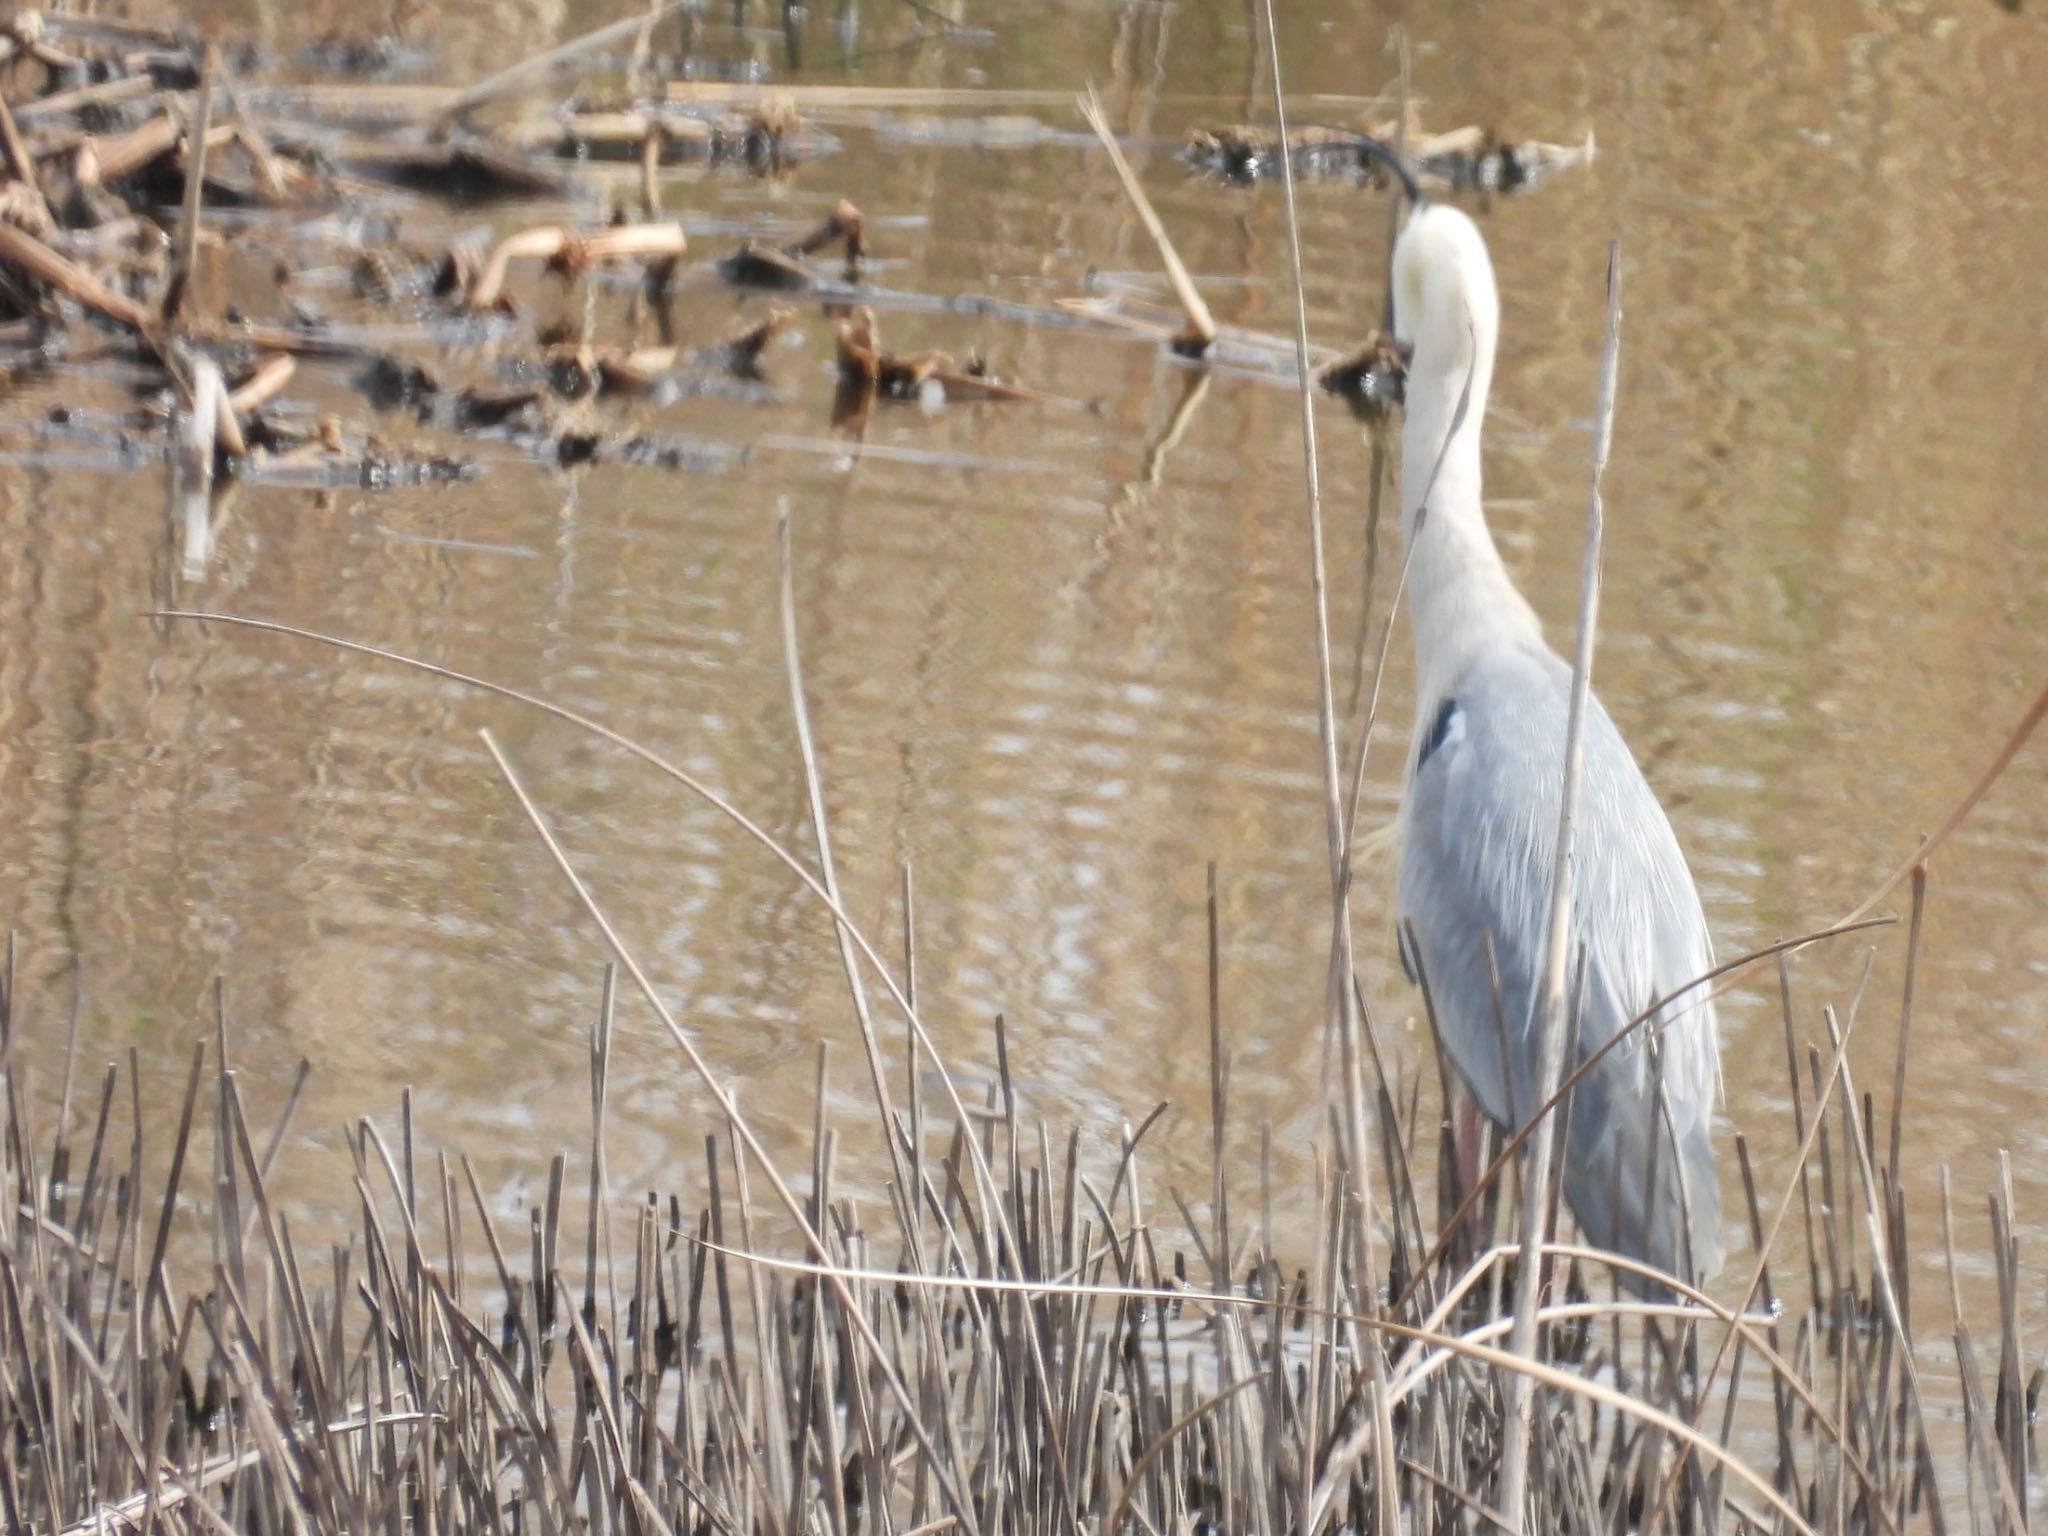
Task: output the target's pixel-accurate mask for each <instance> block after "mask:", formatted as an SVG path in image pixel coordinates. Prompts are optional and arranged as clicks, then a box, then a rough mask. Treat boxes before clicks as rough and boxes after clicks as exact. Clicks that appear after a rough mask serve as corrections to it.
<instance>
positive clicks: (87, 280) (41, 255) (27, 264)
mask: <svg viewBox="0 0 2048 1536" xmlns="http://www.w3.org/2000/svg"><path fill="white" fill-rule="evenodd" d="M0 261H4V262H7V263H10V264H11V265H13V266H17V267H19V268H21V270H22V271H24V272H26V273H27V274H28V275H29V276H30V277H33V278H35V279H36V280H37V281H39V282H44V283H48V284H49V285H50V286H51V287H52V288H55V289H57V290H58V291H59V292H61V293H63V294H65V295H66V296H67V297H69V298H71V299H73V300H75V301H77V302H78V303H80V304H82V305H84V306H85V307H86V308H87V309H90V310H93V311H94V312H95V313H98V314H101V315H104V316H105V317H106V318H107V319H109V320H112V321H113V322H114V323H115V324H117V325H125V326H127V327H128V328H129V329H130V330H133V331H137V332H143V333H148V332H152V331H154V329H155V327H156V316H155V315H153V314H151V313H150V311H149V310H147V309H146V308H144V307H143V306H142V305H140V304H138V303H136V302H135V301H134V300H133V299H131V298H128V297H127V296H126V295H125V294H120V293H116V292H115V291H114V290H113V289H111V288H109V287H107V286H106V284H104V283H102V282H101V281H100V280H99V279H98V278H96V277H94V276H93V275H92V274H91V273H90V272H88V271H86V270H85V268H83V267H81V266H79V265H78V264H77V263H76V262H74V261H72V260H71V259H70V258H69V257H66V256H60V255H58V254H57V252H56V251H54V250H52V249H51V248H50V247H49V246H48V245H47V244H45V243H44V242H43V241H41V240H38V239H37V238H36V237H35V236H34V235H31V234H29V233H28V232H27V231H25V230H22V229H19V228H17V227H16V226H14V225H12V224H9V223H7V222H5V221H4V220H0Z"/></svg>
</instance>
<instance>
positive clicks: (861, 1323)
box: [480, 731, 977, 1536]
mask: <svg viewBox="0 0 2048 1536" xmlns="http://www.w3.org/2000/svg"><path fill="white" fill-rule="evenodd" d="M480 735H481V736H482V738H483V742H484V745H485V747H486V748H487V749H488V750H489V752H490V754H491V758H492V761H494V762H495V763H496V764H497V765H498V771H499V773H500V774H502V775H503V776H504V779H505V782H506V785H507V786H508V787H509V788H510V789H511V790H512V793H513V795H514V797H515V798H516V799H517V800H518V802H519V808H520V810H521V811H522V812H524V813H525V815H526V818H527V821H528V822H529V823H530V824H531V825H532V827H533V829H534V831H535V833H536V834H538V836H539V837H540V839H541V841H542V843H543V844H545V845H546V847H547V850H548V854H549V856H550V857H551V858H552V859H553V860H554V862H555V866H556V868H557V869H558V870H560V871H561V873H562V876H563V878H564V879H566V880H567V881H568V882H569V886H570V888H571V889H572V890H573V891H574V892H575V894H576V899H577V901H578V902H579V903H581V905H582V906H583V909H584V911H585V913H586V914H587V915H588V916H589V917H590V919H591V921H592V922H593V923H595V924H596V925H597V927H598V930H599V932H601V933H602V934H603V935H604V940H605V943H606V944H607V945H608V946H609V947H610V949H611V951H612V955H613V958H614V959H616V960H617V962H618V963H619V965H620V966H621V967H622V968H623V969H624V970H625V972H626V974H627V975H628V976H630V977H632V978H633V984H634V986H636V987H637V988H639V990H640V995H641V997H642V998H643V999H645V1000H646V1002H647V1004H648V1006H649V1007H650V1008H652V1009H653V1010H654V1013H655V1017H656V1018H658V1019H659V1020H660V1021H661V1025H662V1028H663V1030H664V1031H666V1033H667V1034H668V1036H669V1038H670V1040H671V1041H673V1042H674V1043H675V1045H676V1046H677V1047H678V1048H679V1049H680V1050H681V1051H682V1053H683V1056H684V1059H685V1060H687V1061H688V1062H689V1064H690V1068H691V1070H692V1071H693V1072H695V1073H696V1074H697V1077H698V1080H699V1081H700V1082H701V1083H702V1084H703V1085H704V1088H705V1089H706V1091H707V1092H709V1093H710V1094H711V1096H712V1099H713V1100H714V1102H716V1103H717V1105H718V1108H719V1111H720V1113H721V1114H723V1115H724V1116H725V1120H726V1125H727V1127H728V1129H729V1130H730V1131H731V1133H732V1135H733V1137H734V1138H735V1140H737V1141H739V1142H740V1143H742V1144H743V1145H744V1146H745V1147H746V1149H747V1152H748V1154H749V1155H750V1156H751V1157H752V1158H753V1159H754V1161H755V1163H756V1165H757V1166H758V1167H759V1168H760V1169H761V1172H762V1174H763V1176H764V1177H765V1178H766V1179H767V1180H768V1183H769V1187H770V1188H771V1189H773V1190H774V1191H775V1195H776V1198H777V1199H778V1200H780V1201H781V1203H782V1206H783V1209H784V1211H785V1212H786V1213H787V1214H788V1215H789V1218H790V1220H791V1221H793V1222H794V1223H795V1224H796V1228H797V1230H798V1232H799V1233H801V1234H802V1236H803V1239H804V1242H805V1244H806V1245H807V1246H808V1247H809V1248H810V1249H811V1251H812V1252H813V1253H815V1254H817V1255H818V1257H819V1258H820V1259H821V1260H823V1259H829V1258H830V1257H831V1249H830V1248H829V1247H828V1246H827V1245H826V1242H825V1239H824V1238H823V1237H821V1236H820V1235H819V1233H818V1231H817V1229H816V1228H815V1227H814V1226H813V1225H812V1224H811V1222H810V1219H809V1218H808V1216H807V1215H806V1213H805V1211H804V1207H803V1203H802V1202H801V1201H799V1200H798V1199H797V1197H796V1195H795V1193H794V1192H793V1191H792V1190H791V1189H790V1187H789V1185H788V1184H787V1183H785V1182H784V1180H783V1178H782V1175H781V1174H780V1173H778V1172H777V1171H776V1168H775V1164H774V1161H773V1159H771V1158H770V1157H769V1156H768V1152H767V1148H766V1147H764V1146H763V1145H762V1144H761V1141H760V1139H759V1138H758V1137H757V1136H756V1135H755V1133H754V1130H753V1127H752V1126H751V1125H750V1124H749V1123H748V1122H747V1120H746V1118H745V1117H744V1116H743V1115H741V1113H740V1108H739V1102H738V1101H737V1100H736V1099H735V1098H733V1096H732V1094H731V1093H730V1091H729V1090H727V1089H726V1087H725V1086H724V1084H722V1083H721V1082H720V1081H719V1080H718V1075H717V1074H716V1073H715V1072H713V1071H712V1070H711V1065H710V1063H709V1062H708V1061H706V1060H705V1059H704V1057H703V1055H702V1054H701V1053H700V1052H699V1051H698V1049H697V1046H696V1043H695V1042H694V1041H693V1040H691V1038H690V1036H689V1034H688V1032H687V1031H685V1030H684V1029H683V1027H682V1025H681V1024H679V1023H678V1022H677V1021H676V1018H675V1015H674V1014H673V1013H671V1012H670V1011H669V1008H668V1005H667V1004H666V1003H665V1002H663V1001H662V997H661V993H660V992H659V991H658V990H657V989H656V988H655V986H654V983H653V982H652V981H651V980H649V979H648V976H647V973H646V972H645V971H644V970H642V969H641V967H640V963H639V961H638V959H637V958H635V956H634V955H633V952H632V951H631V950H630V949H628V948H627V947H626V944H625V941H624V940H623V939H622V938H620V936H619V933H618V931H617V929H615V928H614V927H613V926H612V924H611V921H610V919H608V918H607V917H606V916H605V915H604V912H603V910H602V909H601V908H600V907H599V906H598V904H597V902H596V900H595V899H594V898H593V897H592V896H591V894H590V890H589V887H587V886H586V885H585V884H584V883H583V880H582V878H581V877H580V876H579V875H578V874H577V873H576V871H575V868H574V867H573V866H572V865H571V864H570V863H569V859H568V855H567V854H566V853H564V852H563V850H562V846H561V844H560V843H559V842H557V841H556V840H555V836H554V833H553V831H552V830H551V829H550V828H549V826H548V824H547V822H546V820H545V819H544V818H543V817H542V816H541V814H540V809H539V807H538V806H536V805H535V804H534V803H533V800H532V797H531V796H529V795H528V794H527V792H526V787H525V785H524V784H522V783H521V782H520V780H519V777H518V775H517V774H516V773H515V772H514V771H513V768H512V765H511V763H510V762H509V761H508V760H507V759H506V758H505V755H504V753H503V752H502V751H500V750H499V748H498V744H497V742H496V741H495V740H494V739H493V738H492V736H491V734H490V732H489V731H484V732H481V733H480ZM834 906H835V907H836V906H837V903H836V902H835V903H834ZM846 926H847V927H848V928H849V929H850V928H851V923H850V922H848V923H847V925H846ZM830 1283H831V1284H832V1288H833V1290H834V1291H835V1293H836V1294H837V1297H838V1301H839V1304H840V1306H841V1308H843V1309H844V1310H843V1315H844V1316H845V1317H846V1319H847V1321H848V1322H849V1323H851V1324H852V1325H853V1327H854V1329H855V1331H856V1332H857V1333H858V1334H860V1336H861V1341H862V1343H863V1344H865V1345H866V1347H867V1348H868V1349H869V1351H870V1352H871V1354H872V1357H873V1361H874V1367H875V1370H876V1373H877V1374H878V1375H879V1376H880V1377H881V1378H882V1380H883V1382H884V1384H885V1385H886V1386H887V1387H888V1389H889V1391H890V1394H891V1395H892V1396H893V1397H895V1399H896V1400H897V1403H898V1405H899V1406H900V1407H901V1408H902V1410H903V1412H904V1414H905V1416H906V1423H907V1425H908V1427H909V1429H910V1431H911V1433H912V1435H913V1436H914V1437H915V1438H916V1439H917V1441H918V1446H919V1449H920V1450H921V1451H922V1452H923V1454H924V1456H925V1458H926V1459H927V1461H928V1462H929V1464H930V1465H931V1468H932V1471H933V1475H934V1476H935V1477H936V1478H937V1479H938V1481H939V1484H940V1487H941V1489H942V1491H943V1492H944V1495H945V1497H946V1500H947V1502H948V1503H949V1504H951V1505H952V1506H953V1508H952V1513H953V1514H954V1515H956V1516H957V1517H958V1518H959V1519H960V1522H961V1524H962V1525H963V1526H965V1527H966V1528H967V1530H968V1531H969V1532H970V1536H972V1533H974V1532H975V1531H976V1530H977V1527H976V1526H975V1525H974V1523H973V1513H972V1508H971V1506H970V1505H969V1504H968V1503H967V1502H966V1501H965V1499H964V1497H963V1495H962V1493H961V1492H960V1490H959V1489H958V1488H957V1487H955V1486H954V1482H953V1479H952V1478H951V1477H950V1476H948V1475H947V1472H946V1469H945V1466H944V1464H943V1462H942V1460H941V1458H940V1457H939V1454H938V1451H937V1448H936V1447H934V1446H933V1445H932V1443H931V1441H930V1438H929V1435H928V1433H927V1431H926V1430H925V1428H924V1427H923V1424H922V1422H921V1421H920V1420H919V1419H918V1417H917V1409H916V1404H915V1402H914V1401H913V1399H912V1398H911V1396H910V1392H909V1389H908V1388H907V1387H906V1386H905V1385H904V1383H903V1381H902V1379H901V1377H900V1376H899V1375H898V1374H897V1371H896V1368H895V1366H894V1365H893V1364H892V1363H891V1360H890V1357H889V1354H888V1352H887V1350H885V1349H884V1348H883V1345H882V1341H881V1339H880V1338H879V1337H878V1336H877V1335H876V1334H875V1332H874V1329H873V1326H872V1325H871V1324H870V1323H869V1322H868V1321H867V1317H866V1313H865V1312H864V1311H863V1310H862V1309H861V1307H860V1305H859V1304H858V1302H857V1301H856V1299H855V1298H854V1296H853V1293H852V1291H851V1290H850V1289H849V1288H848V1287H847V1285H846V1284H845V1282H844V1281H840V1280H836V1279H834V1280H832V1281H831V1282H830Z"/></svg>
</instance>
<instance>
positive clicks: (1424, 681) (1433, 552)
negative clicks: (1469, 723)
mask: <svg viewBox="0 0 2048 1536" xmlns="http://www.w3.org/2000/svg"><path fill="white" fill-rule="evenodd" d="M1432 340H1434V341H1436V342H1437V343H1439V344H1437V345H1429V344H1427V343H1425V342H1422V341H1420V340H1418V343H1417V347H1416V355H1415V359H1414V364H1413V365H1412V366H1411V368H1410V371H1409V374H1408V381H1407V404H1406V407H1405V418H1404V425H1403V427H1402V432H1401V536H1402V539H1403V541H1404V543H1405V544H1406V545H1407V546H1408V548H1409V551H1410V553H1409V555H1408V616H1409V620H1410V625H1411V629H1412V632H1413V635H1414V639H1415V704H1416V710H1417V713H1418V717H1427V716H1428V715H1431V714H1433V713H1434V711H1435V710H1436V708H1437V706H1438V705H1439V704H1440V703H1441V702H1442V701H1443V699H1444V696H1445V695H1446V694H1447V693H1449V692H1450V691H1451V689H1452V688H1453V687H1454V686H1455V685H1456V683H1457V680H1458V678H1459V677H1460V676H1461V675H1462V674H1463V672H1464V671H1465V669H1466V667H1467V666H1469V665H1470V664H1471V663H1472V661H1473V660H1474V659H1475V658H1477V657H1478V656H1479V655H1481V654H1483V653H1484V652H1485V651H1486V650H1487V649H1488V648H1490V647H1493V646H1498V645H1503V644H1514V643H1517V642H1524V641H1527V640H1530V639H1534V640H1536V641H1538V643H1540V642H1541V638H1542V630H1541V627H1540V626H1539V625H1538V623H1537V620H1536V613H1535V610H1534V609H1532V608H1531V607H1530V606H1529V604H1528V603H1527V601H1525V600H1524V598H1523V597H1522V594H1521V593H1520V592H1518V591H1516V590H1515V584H1514V582H1513V581H1512V580H1511V579H1510V578H1509V576H1508V572H1507V567H1506V566H1504V565H1503V564H1502V563H1501V558H1500V551H1499V550H1497V549H1496V548H1495V547H1494V543H1493V535H1492V533H1491V532H1489V531H1488V529H1487V526H1486V512H1485V509H1484V506H1483V503H1482V500H1481V495H1480V472H1479V438H1480V421H1481V418H1482V417H1483V416H1484V415H1485V414H1486V394H1487V389H1488V386H1489V385H1490V384H1491V383H1492V376H1493V343H1494V338H1493V334H1492V323H1491V317H1490V316H1487V317H1483V318H1482V319H1481V321H1480V323H1479V325H1478V326H1476V327H1475V328H1474V329H1472V330H1469V331H1468V332H1467V334H1466V335H1465V336H1463V337H1461V338H1459V339H1458V342H1457V343H1455V344H1452V345H1442V344H1441V343H1442V342H1443V340H1444V338H1432ZM1475 354H1476V355H1475ZM1468 374H1469V376H1470V380H1471V383H1470V390H1471V395H1470V399H1469V400H1468V401H1467V403H1466V406H1465V413H1464V419H1463V420H1462V421H1460V420H1458V401H1459V397H1460V396H1461V395H1462V394H1463V393H1464V392H1465V390H1466V387H1467V386H1466V379H1467V376H1468ZM1454 421H1456V422H1457V426H1456V430H1455V431H1454V430H1453V428H1452V423H1453V422H1454ZM1425 498H1426V507H1425Z"/></svg>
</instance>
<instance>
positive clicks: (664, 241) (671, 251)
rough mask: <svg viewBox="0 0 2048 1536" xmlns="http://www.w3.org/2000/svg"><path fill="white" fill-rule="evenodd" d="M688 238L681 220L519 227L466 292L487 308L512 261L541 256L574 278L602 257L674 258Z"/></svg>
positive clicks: (496, 299)
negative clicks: (586, 228)
mask: <svg viewBox="0 0 2048 1536" xmlns="http://www.w3.org/2000/svg"><path fill="white" fill-rule="evenodd" d="M686 246H687V242H686V241H685V240H684V238H683V227H682V225H680V224H672V223H665V224H626V225H615V226H613V227H612V228H609V229H602V230H596V231H592V232H590V233H587V234H578V233H576V232H575V231H572V230H568V229H564V228H562V227H561V226H560V225H545V226H541V227H538V228H534V229H523V230H521V231H519V233H517V234H515V235H511V236H509V237H507V238H506V239H505V240H503V241H502V242H500V243H499V245H498V247H497V249H496V250H494V251H492V252H491V254H490V256H489V257H488V258H487V259H486V260H485V261H484V263H483V265H482V266H481V267H480V268H478V270H477V273H476V277H475V280H474V281H473V282H472V283H471V284H470V285H469V291H468V293H467V295H466V299H467V302H468V304H469V307H470V308H471V309H490V308H492V307H493V306H495V305H497V304H498V303H499V302H500V301H501V299H502V298H503V297H504V292H505V279H506V276H507V275H508V273H509V272H510V269H511V265H512V263H513V262H515V261H544V262H546V263H547V265H548V268H549V270H551V271H555V272H559V273H561V274H563V275H564V276H566V277H569V278H572V279H573V278H576V277H579V276H581V275H582V274H583V273H584V272H587V271H588V270H590V268H592V267H593V266H596V265H597V264H598V263H599V262H602V261H614V260H620V259H624V258H643V259H645V258H652V259H655V260H657V261H663V260H666V261H673V260H675V258H677V257H678V256H681V255H682V254H683V251H684V249H685V248H686Z"/></svg>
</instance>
